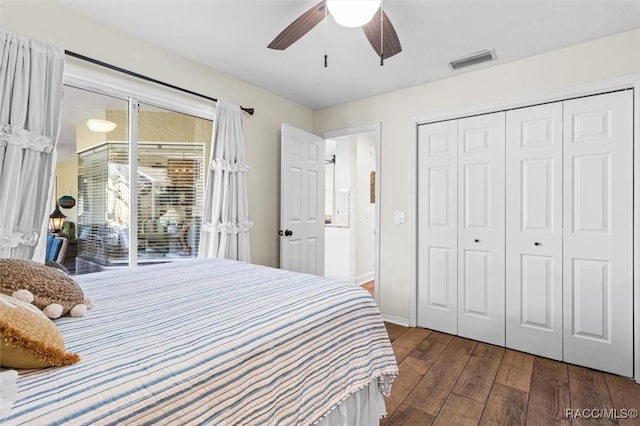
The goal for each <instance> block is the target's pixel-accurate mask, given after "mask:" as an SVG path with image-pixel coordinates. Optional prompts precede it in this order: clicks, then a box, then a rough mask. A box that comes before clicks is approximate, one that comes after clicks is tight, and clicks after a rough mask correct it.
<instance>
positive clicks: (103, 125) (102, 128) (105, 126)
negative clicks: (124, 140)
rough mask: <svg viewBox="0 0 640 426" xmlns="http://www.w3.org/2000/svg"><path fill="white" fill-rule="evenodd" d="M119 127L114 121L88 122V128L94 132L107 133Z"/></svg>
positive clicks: (98, 120) (93, 119)
mask: <svg viewBox="0 0 640 426" xmlns="http://www.w3.org/2000/svg"><path fill="white" fill-rule="evenodd" d="M116 126H117V124H116V123H114V122H113V121H108V120H102V119H99V118H91V119H89V120H87V127H88V128H89V130H91V131H92V132H98V133H107V132H110V131H112V130H113V129H115V128H116Z"/></svg>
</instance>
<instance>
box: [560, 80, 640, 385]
mask: <svg viewBox="0 0 640 426" xmlns="http://www.w3.org/2000/svg"><path fill="white" fill-rule="evenodd" d="M563 122H564V153H563V157H564V158H563V163H564V167H563V169H564V170H563V174H564V180H563V199H564V208H563V215H564V238H563V244H564V249H563V253H564V254H563V262H564V265H563V272H564V274H563V275H564V279H563V284H564V300H563V304H564V309H563V311H564V360H565V361H567V362H570V363H574V364H580V365H584V366H587V367H591V368H595V369H598V370H605V371H609V372H612V373H616V374H620V375H624V376H631V375H632V374H633V335H632V327H633V287H632V279H633V269H632V266H633V259H632V256H633V216H632V215H633V186H632V185H633V93H632V92H631V91H624V92H615V93H609V94H605V95H599V96H590V97H586V98H580V99H574V100H570V101H565V102H564V119H563Z"/></svg>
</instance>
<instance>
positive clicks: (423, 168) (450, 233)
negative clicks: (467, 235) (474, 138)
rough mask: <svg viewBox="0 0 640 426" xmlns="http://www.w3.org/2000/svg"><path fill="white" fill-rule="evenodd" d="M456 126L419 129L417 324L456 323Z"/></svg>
mask: <svg viewBox="0 0 640 426" xmlns="http://www.w3.org/2000/svg"><path fill="white" fill-rule="evenodd" d="M457 143H458V133H457V122H456V121H455V120H453V121H446V122H442V123H435V124H427V125H422V126H420V127H419V128H418V325H419V326H421V327H427V328H431V329H434V330H439V331H443V332H446V333H452V334H455V333H457V331H458V324H457V322H458V321H457V312H458V304H457V281H458V277H457V269H456V267H457V233H458V230H457V228H458V221H457V185H458V183H457V182H458V175H457V173H458V172H457Z"/></svg>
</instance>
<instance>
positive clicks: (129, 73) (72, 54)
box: [64, 50, 255, 115]
mask: <svg viewBox="0 0 640 426" xmlns="http://www.w3.org/2000/svg"><path fill="white" fill-rule="evenodd" d="M64 53H65V54H66V55H68V56H71V57H73V58H77V59H81V60H83V61H86V62H90V63H92V64H95V65H100V66H101V67H105V68H109V69H111V70H114V71H118V72H121V73H124V74H128V75H130V76H133V77H136V78H140V79H142V80H145V81H150V82H151V83H155V84H159V85H161V86H165V87H168V88H170V89H174V90H179V91H180V92H184V93H188V94H190V95H194V96H198V97H200V98H204V99H208V100H210V101H213V102H218V100H217V99H216V98H212V97H210V96H207V95H203V94H202V93H198V92H194V91H192V90H189V89H183V88H182V87H178V86H174V85H173V84H169V83H165V82H164V81H160V80H156V79H155V78H151V77H147V76H146V75H142V74H138V73H137V72H134V71H129V70H126V69H124V68H120V67H118V66H115V65H112V64H108V63H106V62H102V61H99V60H97V59H93V58H90V57H88V56H84V55H81V54H79V53H76V52H72V51H70V50H65V51H64ZM240 109H241V110H242V111H244V112H246V113H247V114H249V115H253V113H254V112H255V110H254V109H253V108H245V107H242V106H241V107H240Z"/></svg>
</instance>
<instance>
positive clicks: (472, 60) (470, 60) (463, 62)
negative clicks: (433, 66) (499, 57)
mask: <svg viewBox="0 0 640 426" xmlns="http://www.w3.org/2000/svg"><path fill="white" fill-rule="evenodd" d="M494 59H496V52H495V51H494V50H482V51H480V52H476V53H472V54H471V55H468V56H465V57H463V58H460V59H456V60H454V61H451V62H449V66H450V67H451V69H454V70H457V69H460V68H464V67H469V66H471V65H476V64H480V63H482V62H487V61H493V60H494Z"/></svg>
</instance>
